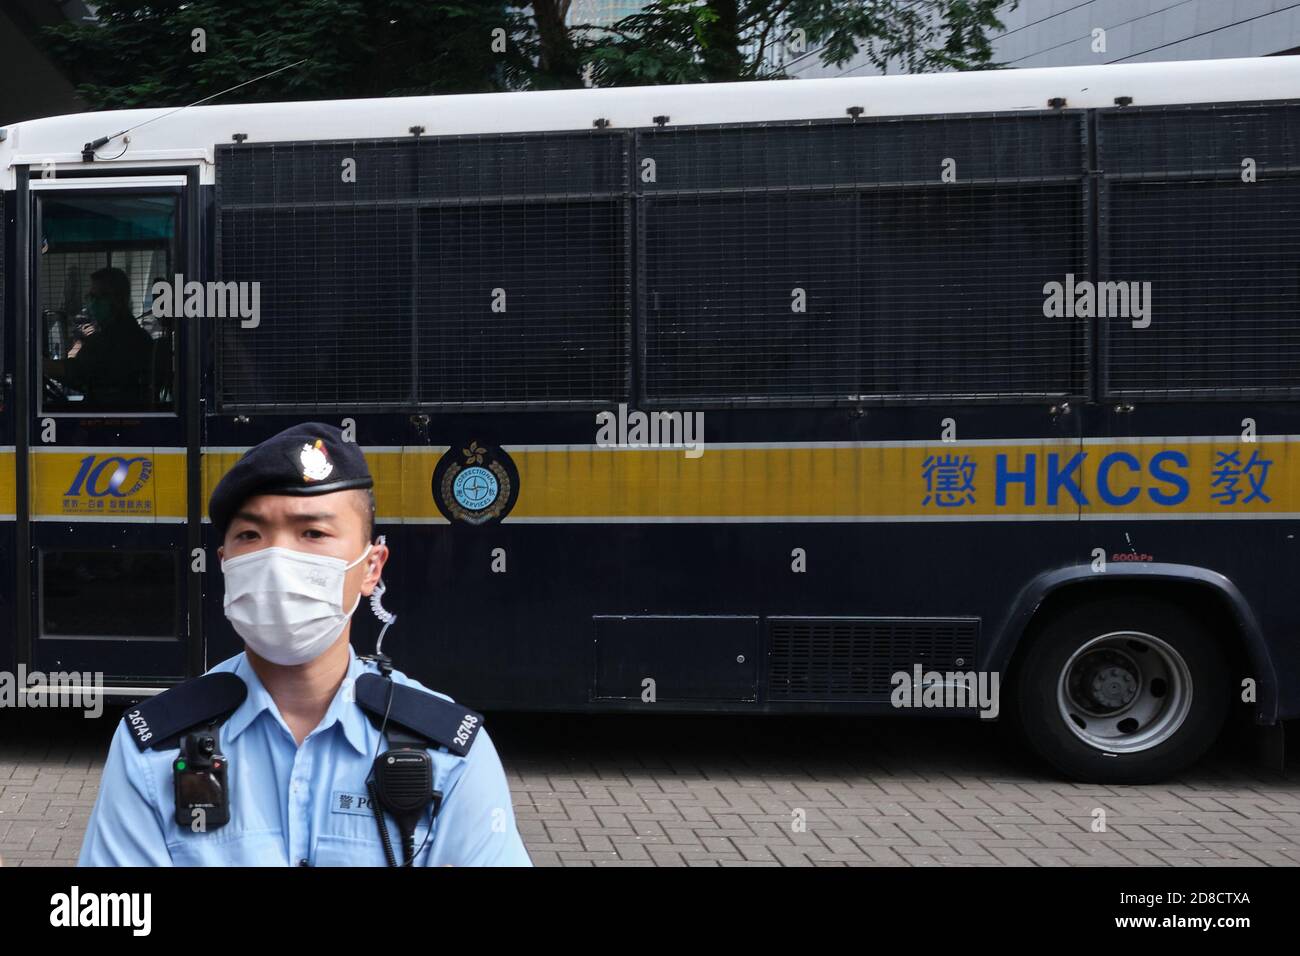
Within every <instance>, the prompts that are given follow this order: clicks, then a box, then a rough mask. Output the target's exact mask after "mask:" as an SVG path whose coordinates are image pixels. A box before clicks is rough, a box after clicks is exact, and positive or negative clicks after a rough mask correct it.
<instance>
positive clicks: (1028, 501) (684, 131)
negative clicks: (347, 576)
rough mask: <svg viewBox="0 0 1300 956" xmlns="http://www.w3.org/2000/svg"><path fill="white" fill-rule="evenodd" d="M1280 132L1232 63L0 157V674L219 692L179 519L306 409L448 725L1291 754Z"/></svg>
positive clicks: (186, 115) (230, 649)
mask: <svg viewBox="0 0 1300 956" xmlns="http://www.w3.org/2000/svg"><path fill="white" fill-rule="evenodd" d="M1298 98H1300V63H1298V62H1297V61H1296V59H1295V58H1292V57H1278V58H1271V59H1254V60H1218V61H1208V62H1184V63H1171V64H1143V65H1125V66H1104V67H1078V68H1073V67H1072V68H1060V69H1026V70H1012V71H990V72H978V73H969V74H959V73H948V74H941V75H917V76H886V77H869V78H839V79H825V80H797V81H776V82H767V83H745V84H718V85H711V86H679V87H671V86H665V87H655V88H630V89H607V90H606V89H601V90H577V91H557V92H526V93H502V94H487V95H464V96H440V97H414V98H393V99H383V100H351V101H338V102H314V103H286V104H275V103H272V104H264V105H262V104H259V105H230V106H222V105H210V106H202V107H195V108H190V109H182V110H179V111H168V110H134V111H123V112H98V113H83V114H77V115H67V116H57V117H52V118H47V119H41V120H37V121H33V122H23V123H18V124H15V125H11V126H8V127H6V128H4V129H2V130H0V184H2V185H3V198H4V229H3V233H2V235H3V244H2V249H3V251H2V256H3V268H2V270H0V276H2V277H3V295H2V301H3V356H2V359H0V361H2V363H3V376H4V378H3V411H2V412H0V432H2V433H0V445H2V446H3V459H4V460H3V463H2V470H0V513H3V519H4V520H3V523H2V524H0V540H2V541H3V546H2V547H0V581H3V587H2V588H0V664H3V666H4V667H5V668H7V669H9V670H11V671H15V672H16V671H17V669H18V668H19V667H21V668H24V669H25V671H26V673H27V674H29V675H30V674H32V673H33V672H39V673H42V674H46V675H55V674H59V673H62V674H68V675H81V677H80V678H79V679H81V680H83V681H85V682H90V681H91V680H92V679H93V675H97V674H98V675H102V680H103V682H104V683H105V684H106V685H107V687H108V688H109V691H110V693H112V694H113V695H114V696H115V697H122V698H130V697H136V698H139V697H142V696H144V695H149V694H154V693H157V692H159V691H161V690H164V689H166V688H167V687H170V686H173V685H175V684H177V683H180V682H182V681H184V680H186V679H187V678H191V677H193V676H195V675H198V674H201V673H203V672H204V671H205V670H206V669H207V668H209V667H211V666H212V665H214V664H216V663H217V662H219V661H221V660H223V659H225V658H226V657H228V656H230V655H232V654H235V653H237V652H238V651H239V650H240V644H239V642H238V640H237V638H236V636H235V635H234V633H233V631H232V630H231V628H230V627H229V626H228V624H227V622H226V621H225V619H224V617H223V614H222V578H221V573H220V570H219V566H218V561H217V557H216V549H217V546H218V545H219V544H220V542H219V541H218V540H216V537H215V536H214V533H213V529H212V527H211V524H210V523H209V521H208V518H207V516H206V512H205V508H206V501H207V497H208V494H209V492H210V491H211V489H212V487H213V485H214V483H215V482H216V481H217V479H218V478H219V477H220V476H221V474H222V473H223V472H224V470H225V469H227V468H228V467H229V466H230V465H231V463H232V462H233V461H234V460H235V458H236V457H237V456H238V454H239V453H240V452H241V451H242V450H243V449H246V448H248V447H250V446H251V445H253V444H255V443H257V442H258V441H260V440H262V439H264V438H266V437H268V436H269V435H272V434H274V433H275V432H277V431H279V430H280V429H282V428H284V427H286V426H288V425H290V424H293V423H297V422H302V421H327V422H331V423H333V424H336V425H340V426H341V427H344V428H345V429H346V430H347V432H348V435H349V436H350V439H351V440H355V441H357V442H358V443H359V444H360V445H361V447H363V448H364V450H365V452H366V454H367V457H368V459H369V461H370V464H371V467H372V470H373V472H374V475H375V479H376V489H375V490H376V496H377V502H378V527H377V531H378V533H381V534H384V535H385V536H386V540H387V543H388V544H389V546H390V547H391V548H392V559H391V562H390V564H389V565H388V567H387V569H386V576H385V581H386V584H387V586H388V590H387V593H386V594H385V596H384V603H385V606H386V607H387V608H388V609H389V610H390V611H392V612H395V613H397V615H398V621H397V623H396V624H395V625H394V626H393V628H392V629H390V631H389V633H388V636H387V638H386V642H385V646H384V650H385V652H387V653H389V654H390V655H391V656H392V657H393V658H394V659H395V661H396V663H397V666H399V667H401V668H403V669H404V670H406V671H407V672H408V673H410V674H412V675H413V676H415V677H416V678H418V679H419V680H421V681H423V682H424V683H426V684H427V685H429V686H431V687H434V688H436V689H438V690H441V691H443V692H445V693H448V694H451V695H452V696H454V697H455V698H457V699H459V700H463V701H465V702H467V703H470V704H472V705H473V706H475V707H477V708H480V709H482V710H485V711H487V712H489V713H492V712H497V711H502V710H510V709H516V710H535V711H540V710H550V711H569V712H578V711H588V712H636V713H682V712H695V713H727V714H834V713H854V714H899V713H907V714H915V715H917V716H932V715H939V716H952V715H959V716H965V717H969V718H971V719H981V717H983V718H992V717H996V719H998V720H1008V719H1010V720H1013V721H1015V722H1016V723H1017V724H1018V725H1020V726H1021V728H1022V730H1023V733H1024V736H1025V738H1026V739H1027V742H1028V743H1029V744H1030V745H1031V746H1032V748H1033V749H1034V750H1036V751H1037V752H1038V753H1039V754H1040V755H1041V756H1042V757H1043V758H1045V759H1046V761H1047V762H1048V763H1049V764H1050V765H1051V766H1052V767H1054V768H1055V769H1056V770H1057V771H1059V772H1061V773H1064V774H1067V775H1070V776H1073V777H1079V778H1084V779H1091V780H1102V781H1139V780H1149V779H1157V778H1159V777H1162V776H1167V775H1169V774H1173V773H1177V772H1179V771H1180V770H1182V769H1183V768H1185V767H1187V766H1188V765H1190V764H1191V763H1192V762H1194V761H1195V760H1197V759H1198V758H1199V757H1200V756H1201V755H1202V754H1203V753H1204V752H1205V751H1206V749H1207V748H1208V747H1209V746H1210V745H1211V744H1212V743H1213V742H1214V740H1215V738H1216V734H1218V733H1219V732H1220V729H1221V727H1222V726H1223V724H1224V722H1225V718H1226V717H1227V716H1228V715H1230V714H1231V713H1232V712H1234V711H1239V712H1241V713H1242V714H1244V715H1246V716H1247V717H1248V719H1249V721H1253V723H1254V724H1257V725H1259V726H1260V727H1261V728H1268V727H1276V726H1278V725H1279V721H1281V720H1282V719H1284V718H1292V717H1296V716H1300V680H1298V678H1300V643H1297V641H1296V640H1295V635H1296V633H1297V630H1298V629H1300V620H1298V618H1300V613H1298V610H1297V607H1298V605H1297V602H1296V601H1295V600H1294V581H1295V579H1296V573H1297V550H1298V549H1300V544H1297V541H1296V533H1297V530H1298V529H1300V524H1298V523H1297V512H1300V460H1294V459H1293V458H1292V454H1293V452H1292V448H1293V447H1294V445H1295V442H1296V440H1297V439H1296V437H1295V436H1296V435H1300V405H1297V399H1298V398H1300V325H1297V321H1296V306H1297V301H1298V296H1300V267H1298V266H1297V257H1298V256H1300V166H1297V164H1296V159H1295V156H1296V150H1297V146H1298V145H1300V114H1298V113H1297V109H1298V107H1297V99H1298ZM106 268H111V269H114V270H120V274H124V275H125V277H126V280H127V281H128V282H129V287H130V293H129V299H130V301H129V311H130V314H131V315H133V316H134V317H135V318H136V322H135V325H136V326H138V327H139V329H141V330H143V333H144V334H143V336H141V335H136V334H135V332H134V331H130V330H129V329H128V330H127V331H123V329H124V328H126V327H123V326H114V328H115V329H116V330H117V331H116V332H115V333H114V334H115V335H116V338H113V337H112V336H109V335H107V334H106V333H107V330H108V328H109V327H108V326H106V325H104V320H103V318H102V313H101V312H97V311H96V309H95V306H94V304H95V300H96V298H98V299H103V298H105V297H106V296H107V297H110V298H111V288H112V286H113V282H114V281H116V282H117V285H118V287H119V288H121V287H122V280H121V278H120V276H119V278H118V279H116V280H112V278H111V277H112V275H113V273H104V272H103V271H102V270H104V269H106ZM96 274H98V278H97V279H92V276H95V275H96ZM97 283H98V284H97ZM106 289H107V290H109V291H108V292H106V291H105V290H106ZM128 332H129V334H128ZM95 334H99V335H101V336H103V337H104V338H103V339H102V340H101V347H99V348H95V347H93V346H92V345H91V344H90V343H91V342H92V340H93V338H94V335H95ZM105 343H106V344H105ZM82 349H85V350H86V351H85V353H84V354H82ZM87 356H89V357H91V358H92V359H93V361H90V362H83V363H82V364H80V365H79V364H78V361H79V360H80V359H84V358H86V357H87ZM695 423H699V424H701V425H702V431H701V432H700V433H699V434H698V435H695V436H694V438H693V439H692V440H691V441H687V440H686V439H687V438H688V437H690V436H688V435H686V434H685V432H686V429H687V428H689V427H690V426H692V425H693V424H695ZM650 425H653V426H654V427H653V428H651V427H649V426H650ZM318 465H319V463H318ZM354 621H355V623H354V642H355V644H356V647H357V649H358V651H359V652H360V653H369V652H371V651H373V649H374V640H375V636H376V633H377V622H376V621H375V620H374V619H373V618H372V617H371V615H370V614H369V611H368V610H367V608H366V607H365V606H364V604H363V606H362V608H361V610H359V611H358V612H357V614H356V615H355V617H354ZM28 679H29V680H30V679H31V678H30V677H29V678H28Z"/></svg>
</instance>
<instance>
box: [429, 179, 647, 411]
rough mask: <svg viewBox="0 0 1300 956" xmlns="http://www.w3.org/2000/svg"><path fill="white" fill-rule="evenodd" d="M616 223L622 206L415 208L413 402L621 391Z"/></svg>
mask: <svg viewBox="0 0 1300 956" xmlns="http://www.w3.org/2000/svg"><path fill="white" fill-rule="evenodd" d="M623 220H624V214H623V206H622V204H621V203H619V202H585V203H584V202H562V203H551V202H547V203H532V204H517V205H509V206H498V205H479V206H446V207H441V208H435V209H425V210H422V211H421V212H420V249H419V255H418V259H419V262H420V263H421V269H420V274H419V277H418V279H417V284H418V288H419V296H418V304H417V306H416V315H417V319H418V327H419V330H418V331H419V341H420V347H419V352H418V354H419V363H418V380H419V399H420V401H421V402H427V403H456V402H471V403H479V402H500V401H510V402H526V401H540V402H591V401H597V400H600V399H602V398H611V397H616V396H622V395H626V394H627V387H628V380H627V365H626V357H625V351H626V337H627V336H626V333H627V328H626V322H627V320H626V317H625V315H624V314H623V308H622V307H621V306H620V303H622V302H623V301H624V300H625V299H626V296H627V278H626V275H625V265H624V255H623V249H624V246H625V237H624V222H623Z"/></svg>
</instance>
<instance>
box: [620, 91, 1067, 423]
mask: <svg viewBox="0 0 1300 956" xmlns="http://www.w3.org/2000/svg"><path fill="white" fill-rule="evenodd" d="M1082 135H1083V134H1082V123H1081V120H1080V118H1079V117H1078V116H1077V115H1075V114H1061V113H1055V114H1050V115H1043V116H1038V115H1033V116H1018V117H981V118H971V119H965V118H943V119H935V120H928V121H919V120H918V121H908V122H900V121H888V122H880V123H862V124H830V125H824V126H821V127H809V126H807V125H804V124H798V125H790V126H781V127H761V128H755V127H736V128H728V129H692V130H678V131H669V132H663V133H655V132H650V133H646V134H643V135H642V137H641V139H640V142H639V144H638V164H637V165H638V169H640V170H642V175H643V177H644V176H645V175H646V172H645V171H646V170H647V169H651V168H652V170H653V181H652V182H648V183H645V184H644V185H641V184H638V185H639V188H641V190H642V193H643V199H642V206H641V216H642V228H643V230H644V242H643V243H642V245H641V249H640V255H641V260H640V261H641V270H642V278H643V286H644V287H643V290H642V295H643V298H642V305H641V316H642V322H643V330H644V351H645V383H646V392H647V395H648V396H649V397H650V398H651V399H652V400H655V401H684V402H689V401H691V400H712V401H719V400H721V401H734V402H746V401H754V400H757V401H774V400H791V399H795V400H836V399H844V400H853V401H861V400H864V399H870V398H875V399H881V400H884V399H890V398H904V399H906V398H919V399H927V398H946V397H973V398H992V399H1016V398H1022V397H1024V398H1028V397H1031V396H1032V397H1039V396H1044V395H1062V394H1066V395H1073V394H1080V393H1083V392H1085V391H1086V389H1087V366H1088V359H1087V344H1086V331H1087V330H1086V325H1085V323H1084V322H1082V321H1080V320H1078V319H1074V318H1068V317H1062V318H1047V317H1045V316H1044V314H1043V301H1044V293H1043V285H1044V283H1045V282H1048V281H1052V280H1057V281H1065V277H1066V275H1067V274H1069V273H1075V274H1080V275H1082V274H1085V273H1086V271H1087V268H1088V263H1087V224H1086V218H1085V210H1084V188H1083V141H1082ZM647 160H651V161H653V166H652V167H650V166H648V165H647ZM945 160H952V163H954V164H955V166H953V165H951V164H949V165H950V168H952V170H953V173H954V175H955V182H951V183H946V182H943V181H942V179H941V175H942V173H943V171H944V169H945Z"/></svg>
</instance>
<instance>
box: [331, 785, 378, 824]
mask: <svg viewBox="0 0 1300 956" xmlns="http://www.w3.org/2000/svg"><path fill="white" fill-rule="evenodd" d="M330 812H331V813H358V814H360V815H361V816H363V817H371V816H374V813H375V812H374V811H373V810H371V809H370V795H369V794H367V793H348V792H347V791H344V790H335V791H334V793H333V794H332V795H331V796H330Z"/></svg>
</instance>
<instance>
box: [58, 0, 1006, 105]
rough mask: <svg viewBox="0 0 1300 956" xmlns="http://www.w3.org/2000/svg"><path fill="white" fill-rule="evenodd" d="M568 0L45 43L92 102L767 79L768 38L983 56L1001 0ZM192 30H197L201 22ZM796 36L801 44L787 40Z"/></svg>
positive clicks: (103, 29) (223, 8) (183, 7)
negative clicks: (611, 8)
mask: <svg viewBox="0 0 1300 956" xmlns="http://www.w3.org/2000/svg"><path fill="white" fill-rule="evenodd" d="M571 2H572V0H533V2H531V3H529V4H526V5H525V3H524V0H272V2H268V0H101V2H99V3H97V4H96V5H95V12H96V21H95V22H91V23H78V24H64V25H61V26H58V27H53V28H50V29H49V30H48V31H47V34H46V43H47V46H48V47H49V49H50V51H51V54H52V55H53V56H54V58H55V59H56V61H57V62H59V63H60V64H62V65H63V67H64V68H65V69H66V70H67V71H68V72H69V73H70V74H71V76H72V78H73V80H74V82H75V83H76V84H77V89H78V92H79V93H80V94H81V95H82V96H83V97H84V98H85V99H86V101H87V102H88V103H90V104H91V105H92V106H93V107H95V108H98V109H121V108H128V107H136V106H175V105H181V104H184V103H190V102H194V101H196V100H199V99H202V98H204V97H208V96H212V95H213V94H215V93H219V92H221V91H223V90H229V89H230V87H233V86H236V85H237V84H240V83H244V82H245V81H247V80H251V79H253V78H254V77H259V76H262V75H263V74H266V73H270V72H272V71H275V70H279V69H281V68H283V67H289V66H290V64H295V63H298V61H300V60H301V61H304V62H302V63H301V64H299V65H297V66H294V67H292V68H291V69H286V70H284V71H283V72H280V73H277V74H276V75H275V76H272V77H269V78H267V79H264V80H261V81H259V82H256V83H252V84H249V85H247V86H243V87H241V88H240V89H236V90H234V91H232V92H228V93H224V94H223V95H222V96H221V98H220V102H223V103H250V102H269V101H275V100H312V99H337V98H347V97H369V96H400V95H417V94H432V93H466V92H493V91H499V90H511V89H553V88H563V87H577V86H582V85H584V82H590V83H593V84H594V85H601V86H621V85H629V84H655V83H697V82H721V81H732V80H750V79H764V78H771V77H775V76H780V75H782V73H781V70H780V67H779V65H775V64H776V61H775V60H774V58H773V57H772V55H771V54H772V51H773V49H774V48H775V47H776V46H777V45H778V44H784V45H785V47H786V52H799V51H798V47H797V45H798V44H801V45H803V46H805V47H806V49H808V50H817V51H818V55H819V56H820V58H821V59H822V61H823V62H825V63H828V64H833V65H838V64H842V63H844V62H845V61H847V60H848V59H850V58H851V57H853V56H854V55H855V54H857V53H858V52H859V51H860V50H861V51H865V52H866V54H867V56H868V57H869V58H870V59H871V61H872V62H873V63H876V64H878V65H880V66H882V67H884V66H886V65H889V66H891V67H895V68H896V67H898V66H900V65H901V66H902V67H903V68H904V69H906V70H908V71H913V72H916V71H923V70H942V69H971V68H978V67H983V66H988V65H990V61H991V48H990V45H989V39H988V34H989V32H990V31H991V30H995V29H997V28H998V27H1000V26H1001V24H1000V23H999V22H998V20H997V18H996V16H995V12H996V10H997V8H998V7H1000V6H1002V0H656V2H653V3H651V4H649V5H648V6H646V7H645V8H644V9H643V10H642V11H641V12H640V13H637V14H635V15H633V16H629V17H626V18H624V19H622V20H620V21H619V22H618V23H616V24H614V25H613V26H612V27H609V28H600V29H595V28H591V27H584V26H583V25H581V24H574V23H572V18H571V16H570V13H571V10H570V7H571ZM200 31H201V32H200ZM792 43H794V44H797V45H796V47H795V49H794V50H793V51H792V50H791V45H792Z"/></svg>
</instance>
